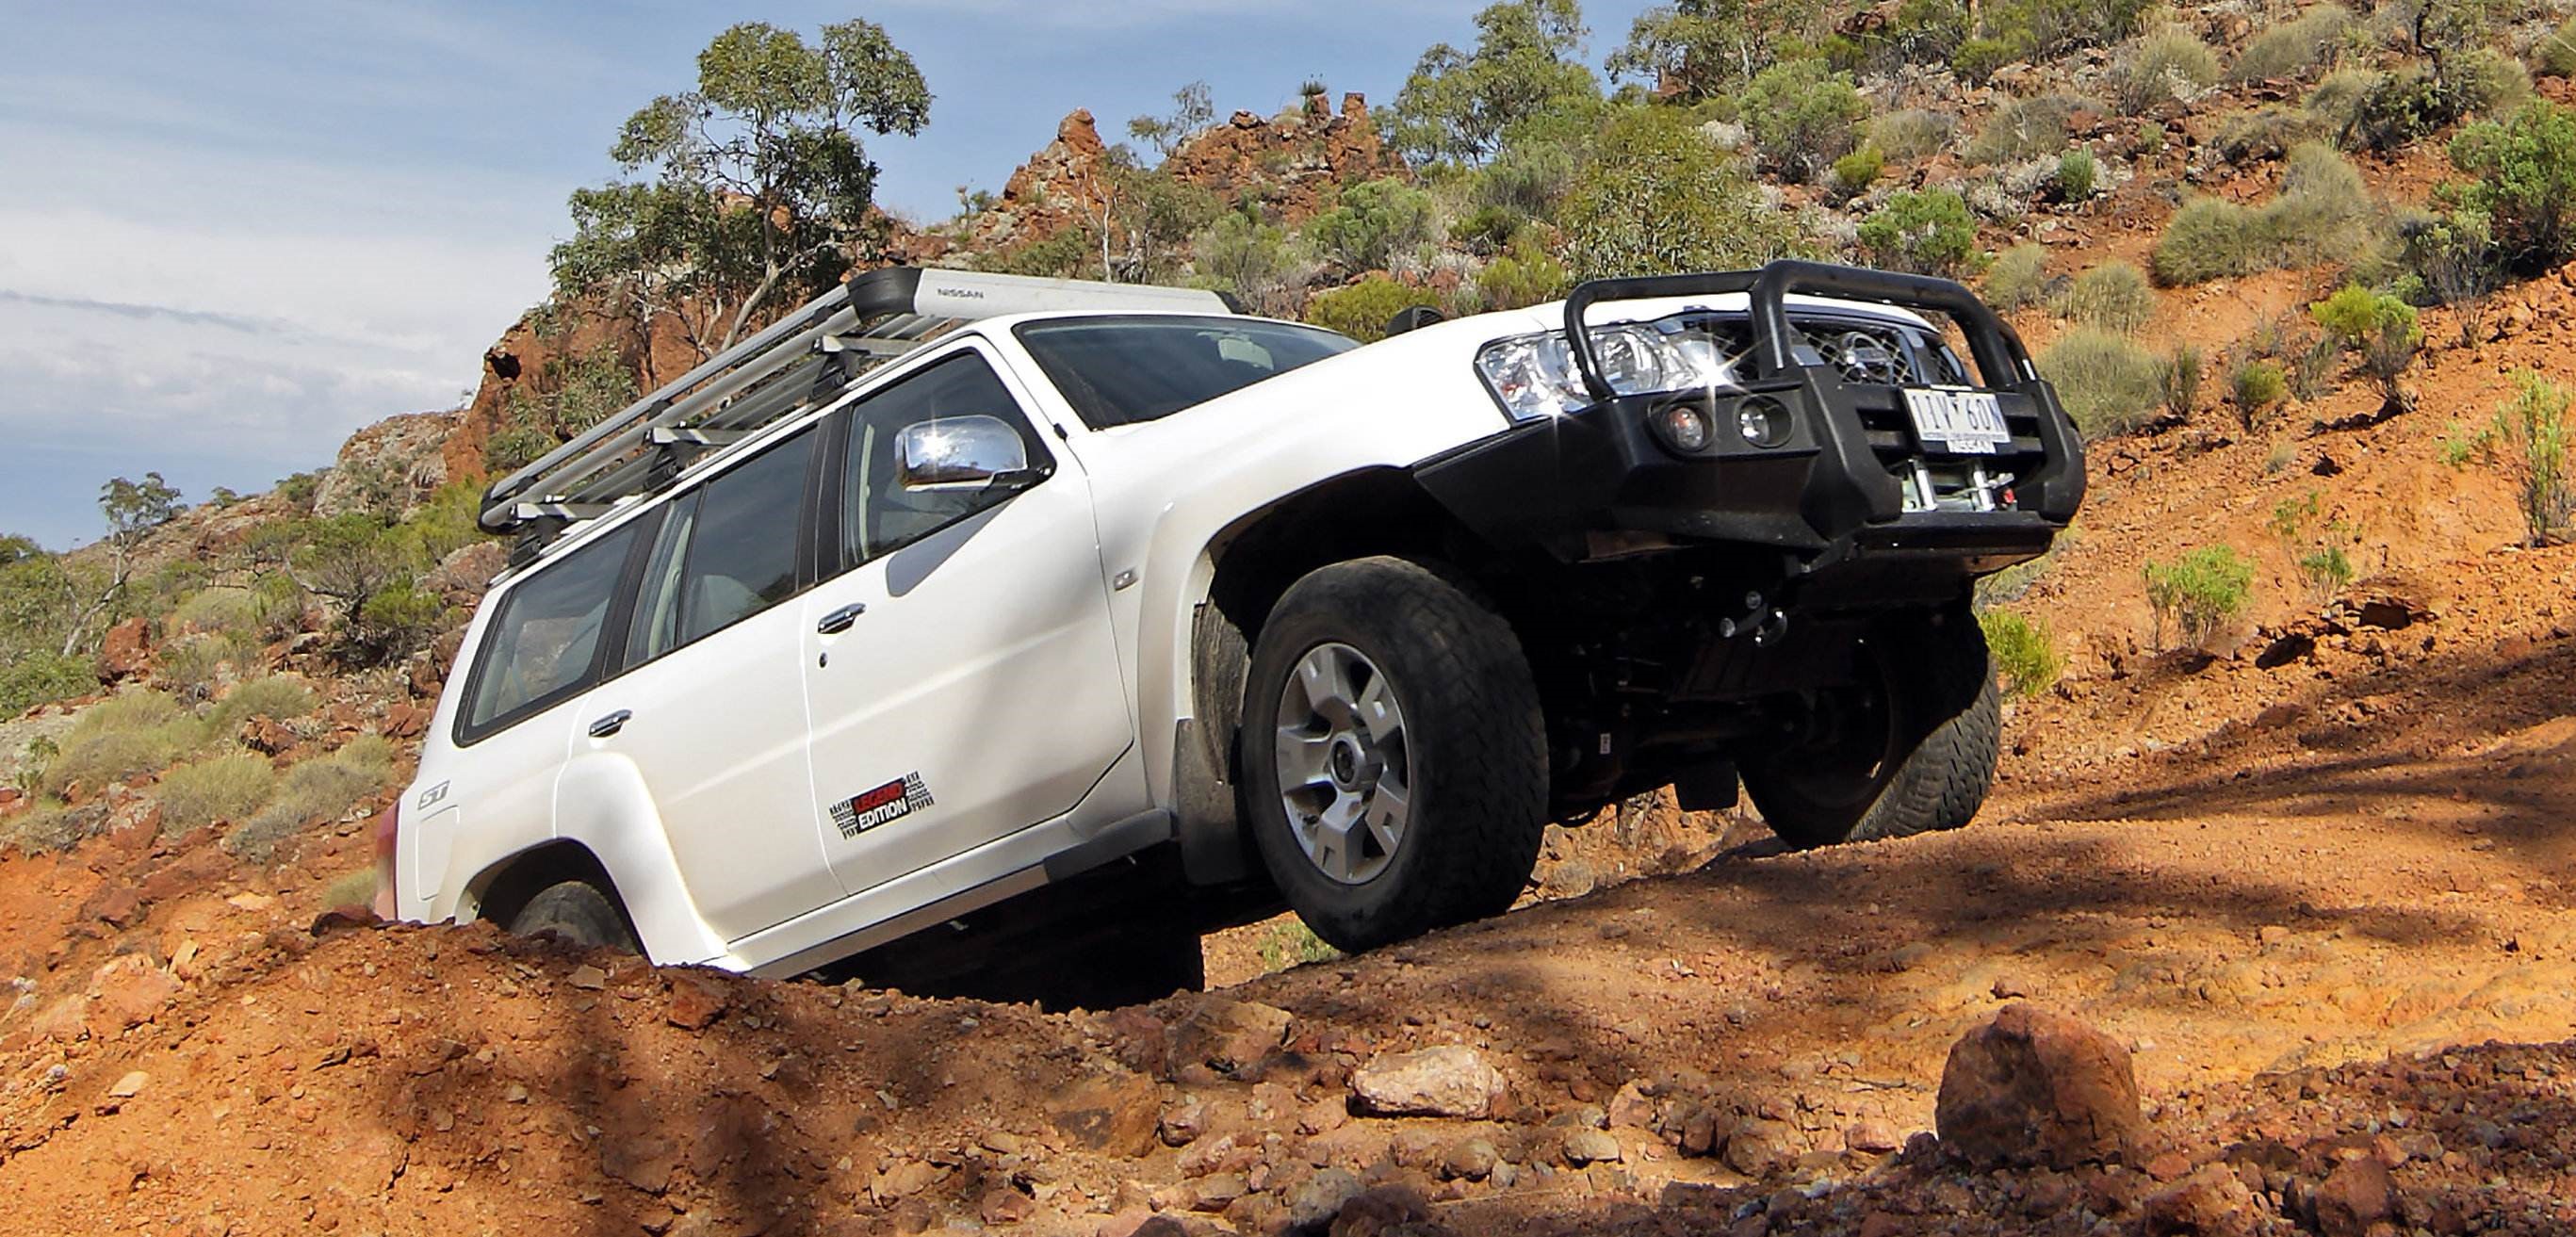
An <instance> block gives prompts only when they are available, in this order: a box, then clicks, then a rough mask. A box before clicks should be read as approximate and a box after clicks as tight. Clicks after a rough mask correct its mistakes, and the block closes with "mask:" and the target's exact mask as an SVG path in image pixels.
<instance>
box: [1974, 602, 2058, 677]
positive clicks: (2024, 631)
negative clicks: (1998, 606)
mask: <svg viewBox="0 0 2576 1237" xmlns="http://www.w3.org/2000/svg"><path fill="white" fill-rule="evenodd" d="M1977 626H1979V627H1981V628H1984V629H1985V633H1986V652H1987V654H1988V656H1989V658H1990V659H1991V660H1992V662H1993V664H1994V668H1995V673H1996V674H1998V675H2000V676H2001V677H2002V678H2003V683H2004V690H2005V691H2006V692H2008V693H2009V694H2011V695H2015V696H2035V695H2038V694H2039V693H2041V692H2043V691H2046V690H2048V685H2049V684H2051V683H2054V682H2056V681H2057V676H2058V675H2059V674H2061V673H2064V671H2065V668H2066V663H2065V660H2064V659H2063V658H2061V657H2059V656H2058V654H2057V637H2056V635H2055V633H2053V632H2051V631H2049V629H2048V625H2047V624H2045V623H2034V622H2032V621H2030V620H2029V619H2026V618H2023V617H2022V616H2020V615H2018V614H2015V613H2013V612H2012V611H2010V610H1980V611H1978V612H1977Z"/></svg>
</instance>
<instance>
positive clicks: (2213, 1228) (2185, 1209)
mask: <svg viewBox="0 0 2576 1237" xmlns="http://www.w3.org/2000/svg"><path fill="white" fill-rule="evenodd" d="M2258 1207H2259V1204H2258V1203H2257V1202H2256V1201H2255V1198H2254V1193H2253V1191H2251V1190H2248V1189H2246V1188H2245V1182H2244V1181H2243V1180H2241V1179H2239V1178H2238V1177H2237V1175H2236V1173H2235V1171H2234V1170H2232V1169H2230V1168H2228V1167H2227V1166H2226V1165H2224V1164H2205V1165H2202V1166H2201V1168H2200V1170H2199V1171H2198V1172H2194V1173H2191V1174H2189V1175H2187V1176H2185V1177H2183V1178H2182V1179H2181V1180H2179V1181H2176V1182H2174V1183H2173V1184H2172V1185H2169V1186H2166V1187H2164V1188H2163V1189H2161V1190H2158V1191H2156V1192H2155V1193H2153V1194H2150V1195H2148V1196H2147V1198H2146V1202H2145V1203H2144V1205H2143V1206H2141V1208H2140V1210H2141V1211H2143V1212H2144V1213H2145V1219H2146V1231H2147V1237H2246V1235H2248V1234H2251V1233H2252V1232H2254V1215H2255V1213H2256V1211H2257V1209H2258Z"/></svg>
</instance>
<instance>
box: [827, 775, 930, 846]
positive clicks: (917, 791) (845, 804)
mask: <svg viewBox="0 0 2576 1237" xmlns="http://www.w3.org/2000/svg"><path fill="white" fill-rule="evenodd" d="M929 806H930V788H929V787H928V786H925V785H923V784H922V782H921V775H920V774H919V773H907V774H904V775H903V776H902V777H899V778H897V779H895V780H894V781H891V782H888V783H886V784H885V785H883V786H879V787H877V788H876V789H874V790H870V791H865V792H862V793H860V794H858V795H856V796H854V797H852V798H849V799H844V800H842V801H841V802H839V803H835V804H833V805H832V823H833V824H835V825H838V826H840V828H841V836H842V837H845V838H854V837H857V836H859V835H860V834H862V833H865V832H867V831H868V830H870V829H874V828H876V827H877V826H879V825H882V824H884V823H886V822H887V821H890V820H901V819H902V818H904V817H906V816H910V815H912V814H913V813H914V812H915V811H918V810H919V809H922V808H926V807H929Z"/></svg>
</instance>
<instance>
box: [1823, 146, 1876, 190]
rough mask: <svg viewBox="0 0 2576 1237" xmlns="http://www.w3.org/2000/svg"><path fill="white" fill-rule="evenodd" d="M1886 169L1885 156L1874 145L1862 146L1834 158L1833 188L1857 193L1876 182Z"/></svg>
mask: <svg viewBox="0 0 2576 1237" xmlns="http://www.w3.org/2000/svg"><path fill="white" fill-rule="evenodd" d="M1886 170H1887V156H1885V155H1883V154H1880V153H1879V150H1878V148H1877V147H1875V146H1863V147H1861V148H1860V149H1858V150H1855V151H1853V152H1851V153H1850V154H1848V155H1844V156H1843V157H1842V158H1840V159H1836V160H1834V188H1836V189H1838V190H1840V191H1842V192H1843V193H1845V194H1847V195H1848V194H1857V193H1859V192H1861V191H1862V190H1864V189H1867V188H1869V187H1870V186H1871V185H1872V184H1875V183H1877V181H1878V177H1879V174H1880V173H1882V172H1884V171H1886Z"/></svg>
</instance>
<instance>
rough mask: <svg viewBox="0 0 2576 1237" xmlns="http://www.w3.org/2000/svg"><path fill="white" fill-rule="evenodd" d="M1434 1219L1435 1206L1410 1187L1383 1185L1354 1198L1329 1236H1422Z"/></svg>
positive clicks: (1343, 1208) (1335, 1218) (1334, 1224)
mask: <svg viewBox="0 0 2576 1237" xmlns="http://www.w3.org/2000/svg"><path fill="white" fill-rule="evenodd" d="M1430 1219H1431V1206H1430V1204H1429V1203H1426V1202H1424V1201H1423V1198H1422V1195H1421V1193H1420V1192H1419V1191H1417V1190H1415V1189H1413V1188H1412V1187H1411V1186H1406V1185H1382V1186H1379V1187H1377V1188H1375V1189H1373V1190H1368V1191H1366V1192H1364V1193H1360V1194H1355V1195H1353V1196H1351V1199H1350V1201H1348V1202H1345V1203H1343V1204H1342V1209H1341V1210H1340V1211H1339V1212H1338V1213H1336V1214H1335V1215H1334V1216H1333V1226H1332V1228H1330V1229H1329V1230H1327V1233H1328V1235H1329V1237H1402V1235H1407V1234H1413V1233H1418V1232H1420V1231H1421V1230H1420V1229H1419V1227H1417V1226H1419V1225H1421V1224H1423V1223H1425V1222H1427V1221H1429V1220H1430Z"/></svg>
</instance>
